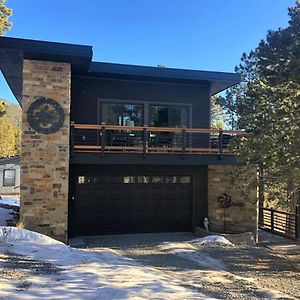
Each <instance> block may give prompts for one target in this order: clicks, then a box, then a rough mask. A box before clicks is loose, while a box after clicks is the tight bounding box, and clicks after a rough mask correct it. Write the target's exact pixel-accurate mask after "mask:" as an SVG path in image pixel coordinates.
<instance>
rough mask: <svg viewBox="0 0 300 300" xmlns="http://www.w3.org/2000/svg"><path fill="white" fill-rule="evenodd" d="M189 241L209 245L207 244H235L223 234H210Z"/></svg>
mask: <svg viewBox="0 0 300 300" xmlns="http://www.w3.org/2000/svg"><path fill="white" fill-rule="evenodd" d="M189 243H197V244H200V245H207V244H219V245H230V246H233V244H232V243H231V242H230V241H228V240H227V239H225V238H224V236H221V235H208V236H205V237H202V238H197V239H194V240H191V241H189Z"/></svg>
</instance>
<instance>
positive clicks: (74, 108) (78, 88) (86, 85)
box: [71, 76, 210, 128]
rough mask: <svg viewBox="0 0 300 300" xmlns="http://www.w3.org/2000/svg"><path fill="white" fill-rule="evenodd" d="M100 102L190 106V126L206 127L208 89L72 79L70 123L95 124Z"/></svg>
mask: <svg viewBox="0 0 300 300" xmlns="http://www.w3.org/2000/svg"><path fill="white" fill-rule="evenodd" d="M99 99H117V100H127V101H130V100H134V101H141V102H143V101H147V102H156V103H157V102H162V103H180V104H188V105H191V106H192V116H191V117H192V127H198V128H209V123H210V113H209V111H210V90H209V86H205V85H195V84H178V83H159V82H150V81H134V80H113V79H100V78H90V77H76V76H74V77H72V104H71V121H74V122H76V123H89V124H91V123H95V124H96V123H97V121H98V115H97V114H98V109H99V108H98V100H99Z"/></svg>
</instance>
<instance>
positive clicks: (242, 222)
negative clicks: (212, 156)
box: [208, 166, 258, 236]
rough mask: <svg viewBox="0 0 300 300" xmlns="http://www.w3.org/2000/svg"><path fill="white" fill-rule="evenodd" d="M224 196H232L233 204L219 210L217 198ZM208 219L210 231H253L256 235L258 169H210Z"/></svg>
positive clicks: (232, 167)
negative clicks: (224, 194)
mask: <svg viewBox="0 0 300 300" xmlns="http://www.w3.org/2000/svg"><path fill="white" fill-rule="evenodd" d="M233 174H235V175H233ZM223 193H226V194H227V195H230V197H231V200H232V204H231V207H229V208H225V209H222V208H220V207H219V204H218V202H217V199H218V196H220V195H221V194H223ZM224 210H225V224H224ZM208 218H209V222H210V224H209V225H210V230H211V231H214V232H227V233H241V232H253V233H254V234H255V236H256V235H257V218H258V206H257V189H256V168H255V167H252V168H251V169H249V168H248V169H247V170H245V167H241V166H236V167H234V166H208ZM224 229H225V230H224Z"/></svg>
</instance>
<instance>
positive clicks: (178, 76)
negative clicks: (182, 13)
mask: <svg viewBox="0 0 300 300" xmlns="http://www.w3.org/2000/svg"><path fill="white" fill-rule="evenodd" d="M89 75H91V76H97V77H106V78H107V77H108V78H121V79H136V80H152V81H160V82H163V81H166V82H182V83H194V84H197V83H198V84H199V83H205V84H210V86H211V95H214V94H217V93H219V92H221V91H223V90H225V89H227V88H229V87H231V86H233V85H235V84H237V83H239V82H240V81H241V76H240V74H238V73H224V72H211V71H200V70H188V69H174V68H161V67H147V66H137V65H124V64H113V63H104V62H92V63H91V66H90V70H89Z"/></svg>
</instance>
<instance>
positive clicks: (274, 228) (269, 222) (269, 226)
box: [258, 206, 300, 239]
mask: <svg viewBox="0 0 300 300" xmlns="http://www.w3.org/2000/svg"><path fill="white" fill-rule="evenodd" d="M258 225H259V228H261V229H264V230H268V231H271V232H273V233H275V234H278V235H282V236H285V237H289V238H292V239H298V238H299V237H300V236H299V235H300V209H299V207H298V206H297V207H296V209H295V213H289V212H285V211H281V210H276V209H273V208H266V207H259V221H258Z"/></svg>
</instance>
